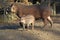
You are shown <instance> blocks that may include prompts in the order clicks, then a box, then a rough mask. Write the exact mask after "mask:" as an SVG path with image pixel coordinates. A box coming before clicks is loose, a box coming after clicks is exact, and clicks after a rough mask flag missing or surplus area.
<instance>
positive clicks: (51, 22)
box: [47, 16, 53, 27]
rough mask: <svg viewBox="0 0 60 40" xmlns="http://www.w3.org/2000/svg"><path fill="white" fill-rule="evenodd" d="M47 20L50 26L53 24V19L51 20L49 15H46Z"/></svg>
mask: <svg viewBox="0 0 60 40" xmlns="http://www.w3.org/2000/svg"><path fill="white" fill-rule="evenodd" d="M47 20H48V21H49V22H50V24H51V27H52V26H53V21H52V19H51V17H50V16H48V17H47Z"/></svg>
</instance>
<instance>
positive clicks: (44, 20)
mask: <svg viewBox="0 0 60 40" xmlns="http://www.w3.org/2000/svg"><path fill="white" fill-rule="evenodd" d="M43 22H44V26H43V27H45V26H46V25H47V19H46V18H44V19H43Z"/></svg>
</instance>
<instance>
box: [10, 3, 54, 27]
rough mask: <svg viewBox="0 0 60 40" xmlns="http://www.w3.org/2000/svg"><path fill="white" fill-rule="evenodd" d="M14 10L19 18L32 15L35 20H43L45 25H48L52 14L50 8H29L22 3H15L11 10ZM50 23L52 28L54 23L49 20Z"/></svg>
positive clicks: (34, 6)
mask: <svg viewBox="0 0 60 40" xmlns="http://www.w3.org/2000/svg"><path fill="white" fill-rule="evenodd" d="M13 6H14V7H15V8H14V7H13ZM13 8H14V10H15V13H16V15H17V16H18V17H22V16H23V15H28V14H31V15H33V16H34V17H35V18H42V19H43V22H44V24H45V25H46V24H47V21H48V20H49V18H48V17H50V14H51V13H52V11H51V10H50V8H49V6H44V7H43V6H41V5H39V4H35V5H30V6H27V5H23V4H21V3H14V4H13V5H12V7H11V9H13ZM11 12H14V11H12V10H11ZM47 19H48V20H47ZM50 19H51V18H50ZM49 21H50V23H51V26H52V23H53V22H52V20H49Z"/></svg>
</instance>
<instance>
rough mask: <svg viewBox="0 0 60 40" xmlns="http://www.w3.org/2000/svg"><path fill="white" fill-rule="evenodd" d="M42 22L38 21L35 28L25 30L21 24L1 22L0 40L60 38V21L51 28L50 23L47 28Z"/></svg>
mask: <svg viewBox="0 0 60 40" xmlns="http://www.w3.org/2000/svg"><path fill="white" fill-rule="evenodd" d="M42 26H43V23H42V22H39V21H37V22H36V23H35V29H34V30H31V29H29V30H28V31H27V30H25V31H23V29H22V27H20V30H17V29H18V28H19V24H18V25H17V24H5V25H3V24H1V25H0V40H60V23H54V24H53V27H52V28H50V25H49V24H48V25H47V26H46V27H45V28H43V29H42V28H41V27H42Z"/></svg>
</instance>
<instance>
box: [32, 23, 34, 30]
mask: <svg viewBox="0 0 60 40" xmlns="http://www.w3.org/2000/svg"><path fill="white" fill-rule="evenodd" d="M32 30H34V22H33V23H32Z"/></svg>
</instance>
